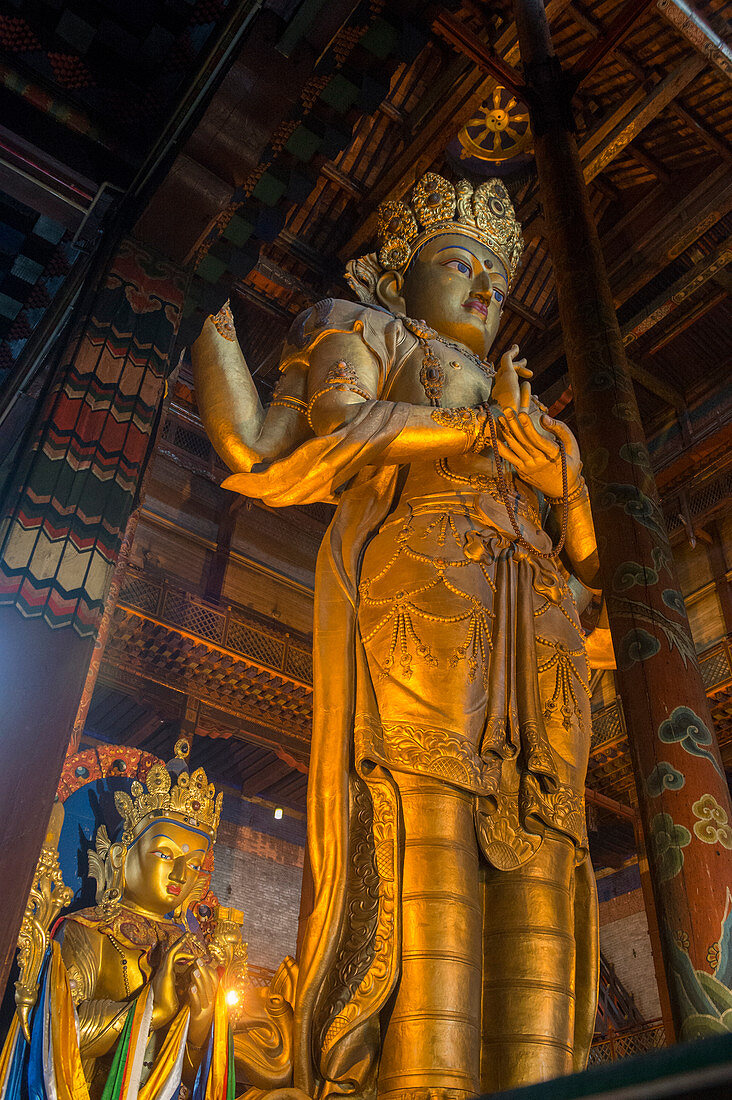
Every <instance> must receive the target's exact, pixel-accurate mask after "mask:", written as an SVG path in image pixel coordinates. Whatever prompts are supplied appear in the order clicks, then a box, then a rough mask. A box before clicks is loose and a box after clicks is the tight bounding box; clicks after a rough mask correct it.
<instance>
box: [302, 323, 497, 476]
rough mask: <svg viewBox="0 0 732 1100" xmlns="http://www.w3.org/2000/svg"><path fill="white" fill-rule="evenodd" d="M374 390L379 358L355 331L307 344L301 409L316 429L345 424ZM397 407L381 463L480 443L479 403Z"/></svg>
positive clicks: (443, 453)
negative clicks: (402, 416)
mask: <svg viewBox="0 0 732 1100" xmlns="http://www.w3.org/2000/svg"><path fill="white" fill-rule="evenodd" d="M378 390H379V362H378V360H377V358H376V356H375V355H374V354H373V353H372V351H371V350H370V349H369V347H368V346H367V345H366V344H365V343H364V342H363V341H362V340H361V339H360V337H359V336H358V335H356V334H355V333H333V334H332V335H329V336H327V337H325V338H324V339H322V340H320V341H319V343H318V344H317V345H316V346H315V347H314V348H313V350H312V352H311V355H310V362H309V370H308V409H307V413H308V420H309V423H310V425H311V427H312V429H313V431H314V432H315V434H316V435H329V434H331V433H332V432H335V431H338V430H339V429H340V428H344V427H346V426H347V425H348V424H349V423H350V422H351V421H352V420H353V418H354V417H355V416H356V415H357V414H358V413H359V412H360V411H361V410H362V408H363V406H364V404H365V403H366V402H369V401H371V402H374V401H377V400H378V399H379V398H378ZM389 404H394V403H393V402H389ZM403 407H404V408H406V410H407V417H406V423H405V424H404V427H403V428H402V430H401V431H400V432H399V434H398V435H396V436H395V437H394V439H392V440H391V442H390V443H389V444H388V445H387V446H386V447H385V448H384V450H383V451H382V452H381V455H380V461H381V462H382V463H384V464H385V465H392V464H396V463H400V462H410V461H412V460H414V459H415V458H446V457H448V456H449V455H457V454H464V453H465V452H466V451H470V450H473V449H474V448H476V447H477V446H479V445H480V441H481V440H482V432H483V429H484V427H485V423H486V413H485V410H484V408H483V407H482V406H478V407H477V408H474V409H434V408H431V407H430V406H428V405H412V404H408V405H405V406H403Z"/></svg>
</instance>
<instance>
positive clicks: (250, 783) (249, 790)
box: [241, 758, 292, 798]
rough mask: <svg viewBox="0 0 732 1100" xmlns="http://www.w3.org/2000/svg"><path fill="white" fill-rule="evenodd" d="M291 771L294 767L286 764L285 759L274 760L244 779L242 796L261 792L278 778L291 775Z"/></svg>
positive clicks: (245, 796)
mask: <svg viewBox="0 0 732 1100" xmlns="http://www.w3.org/2000/svg"><path fill="white" fill-rule="evenodd" d="M291 771H292V767H291V766H290V765H289V764H286V763H285V761H284V760H280V759H279V758H277V759H276V760H272V761H271V763H269V764H267V766H266V767H264V768H261V769H260V770H259V771H257V772H255V774H254V775H252V776H249V778H247V779H245V780H244V782H243V783H242V785H241V795H242V797H243V798H247V797H248V796H249V795H252V794H261V793H262V791H265V790H266V789H267V787H271V786H272V784H273V783H276V782H277V780H278V779H283V778H284V776H286V775H289V773H290V772H291Z"/></svg>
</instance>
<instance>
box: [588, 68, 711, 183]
mask: <svg viewBox="0 0 732 1100" xmlns="http://www.w3.org/2000/svg"><path fill="white" fill-rule="evenodd" d="M704 64H705V62H704V59H703V58H701V57H699V56H698V55H696V54H695V55H694V56H693V57H688V58H686V60H685V61H682V62H681V64H680V65H677V66H676V68H675V69H672V70H671V72H670V73H669V74H668V75H667V76H665V77H664V78H663V80H661V81H660V82H659V83H658V84H656V86H655V87H654V88H653V90H652V91H651V92H649V94H648V95H645V96H643V98H642V100H641V101H640V102H639V103H638V104H637V105H636V106H635V107H634V108H633V109H632V110H631V111H630V112H628V114H627V115H626V117H625V118H624V119H623V120H622V121H621V122H619V123H618V125H617V126H616V127H615V128H614V129H613V130H612V131H611V133H610V134H609V135H608V138H607V141H606V142H605V144H604V146H603V147H602V148H601V149H600V150H599V151H598V152H597V153H595V154H593V156H592V157H591V158H590V160H588V161H587V162H586V164H585V169H584V171H585V180H586V181H587V182H588V183H589V182H590V180H593V179H594V178H595V176H596V175H597V174H598V173H599V172H602V171H603V169H605V168H607V166H608V164H610V163H611V162H612V161H613V160H615V158H616V157H617V156H618V155H619V154H620V153H621V152H622V151H623V149H625V147H626V146H627V145H629V144H630V143H631V141H633V139H634V138H636V137H637V136H638V134H640V133H641V132H642V131H643V130H644V129H645V128H646V126H648V124H649V123H650V122H652V121H653V119H654V118H657V116H658V115H659V114H660V113H661V111H663V110H664V108H665V107H667V106H668V104H669V103H670V102H671V100H672V99H674V98H675V97H676V96H677V95H678V94H679V92H680V91H682V90H683V89H684V88H686V86H687V85H688V84H690V83H691V82H692V80H694V78H695V77H697V76H698V75H699V73H700V72H701V70H702V69H703V68H704Z"/></svg>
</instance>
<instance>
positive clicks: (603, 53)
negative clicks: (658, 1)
mask: <svg viewBox="0 0 732 1100" xmlns="http://www.w3.org/2000/svg"><path fill="white" fill-rule="evenodd" d="M652 3H653V0H628V2H627V3H626V4H625V5H624V6H623V7H622V8H621V9H620V11H619V12H618V14H617V15H616V16H615V18H614V19H613V20H611V22H610V25H609V26H608V27H607V29H606V31H605V33H604V34H603V35H601V36H600V38H598V39H597V41H596V42H593V43H592V45H591V46H588V47H587V49H586V50H585V52H584V53H583V54H582V56H581V57H580V59H579V61H576V62H575V64H574V65H573V66H572V69H571V70H570V71H571V75H572V76H574V77H576V78H577V80H578V81H579V83H578V85H577V87H579V86H580V84H582V82H583V81H584V80H586V79H587V77H588V76H589V75H590V73H592V72H594V71H595V69H596V68H597V67H598V65H599V64H600V62H601V61H602V60H603V59H604V58H605V57H607V55H608V54H609V53H612V51H613V50H614V49H615V47H616V46H619V45H620V43H621V42H622V41H623V40H624V39H625V38H627V36H628V35H629V34H630V32H631V31H632V29H633V27H634V25H635V23H636V22H637V21H638V19H640V17H641V15H642V14H643V12H644V11H645V10H646V8H648V7H650V5H651V4H652Z"/></svg>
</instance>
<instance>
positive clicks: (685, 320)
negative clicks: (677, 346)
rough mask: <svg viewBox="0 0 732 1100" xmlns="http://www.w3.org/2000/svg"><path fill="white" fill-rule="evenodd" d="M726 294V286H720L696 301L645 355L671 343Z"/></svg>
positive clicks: (653, 353) (654, 352)
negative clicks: (699, 300) (708, 295)
mask: <svg viewBox="0 0 732 1100" xmlns="http://www.w3.org/2000/svg"><path fill="white" fill-rule="evenodd" d="M727 296H728V291H727V289H726V288H720V290H718V291H716V292H715V293H714V294H712V296H711V297H710V298H705V299H704V301H703V302H698V303H697V305H695V306H694V307H693V308H692V309H690V310H688V311H687V312H686V313H684V315H683V316H682V317H679V318H677V319H676V320H675V321H674V322H673V323H672V324H670V325H669V327H668V328H667V329H666V331H665V332H664V334H663V336H661V337H660V338H659V339H658V340H656V342H655V343H654V344H651V346H650V347H649V348H648V350H647V351H646V357H648V356H651V355H655V354H656V352H657V351H661V349H662V348H665V347H667V346H668V345H669V344H670V343H672V342H673V341H674V340H675V339H676V337H677V336H681V334H682V332H686V330H687V329H688V328H691V326H692V325H694V324H696V322H697V321H700V320H701V318H702V317H704V316H705V315H706V314H707V313H710V312H711V311H712V310H713V309H714V308H715V306H718V305H719V303H720V302H723V301H724V300H725V298H726V297H727Z"/></svg>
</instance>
